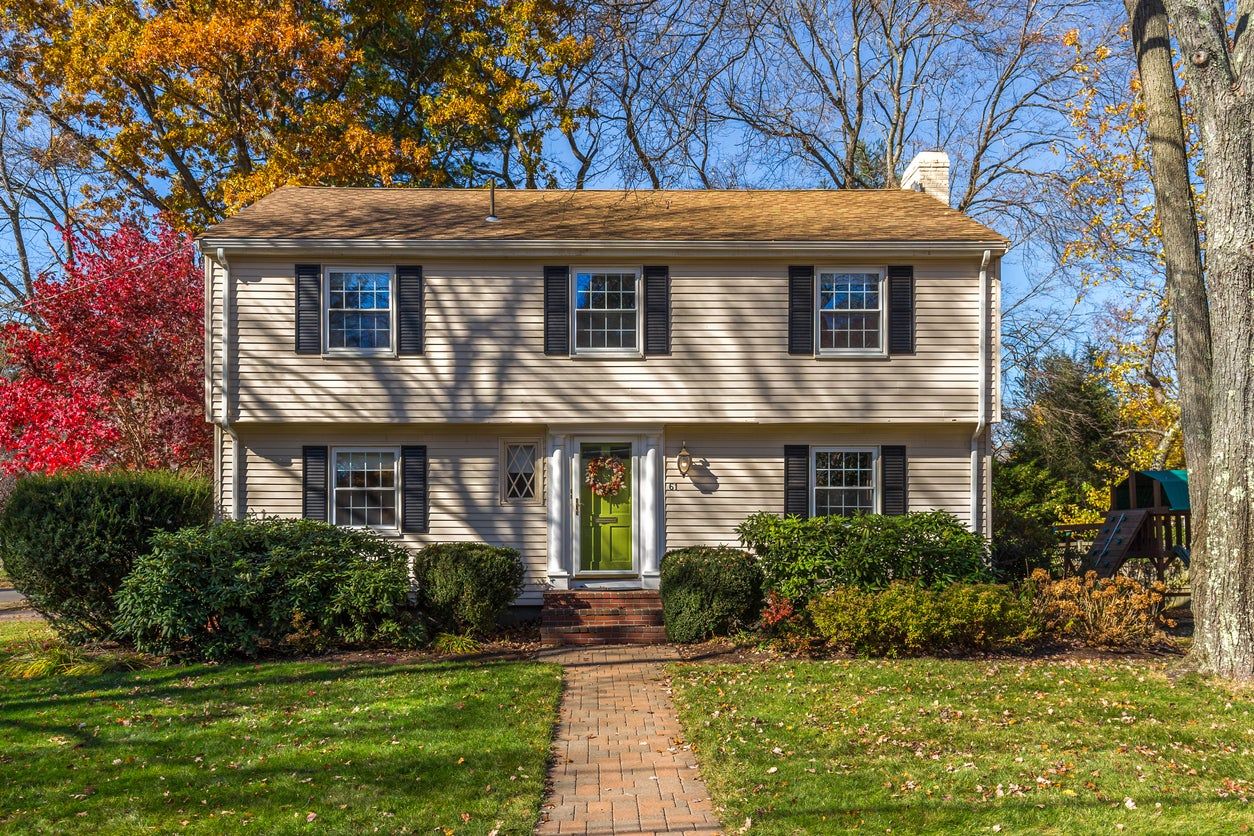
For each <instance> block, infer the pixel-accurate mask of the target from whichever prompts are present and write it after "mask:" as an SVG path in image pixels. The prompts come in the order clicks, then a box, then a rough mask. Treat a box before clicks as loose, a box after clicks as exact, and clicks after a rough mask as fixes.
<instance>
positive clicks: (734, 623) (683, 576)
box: [661, 546, 762, 642]
mask: <svg viewBox="0 0 1254 836" xmlns="http://www.w3.org/2000/svg"><path fill="white" fill-rule="evenodd" d="M661 595H662V613H663V617H664V618H665V621H666V636H667V638H669V639H670V640H671V641H674V642H697V641H703V640H704V639H708V638H710V637H711V636H725V635H727V634H729V633H731V632H733V631H735V630H738V629H741V628H743V627H748V626H749V625H751V624H752V623H753V622H754V621H756V620H757V617H758V611H759V609H760V608H761V606H762V572H761V570H760V569H759V568H758V565H757V563H756V562H755V561H754V560H753V557H752V556H751V555H750V554H749V553H748V552H745V551H743V550H742V549H734V548H730V547H728V546H696V547H693V548H687V549H675V550H674V551H670V552H667V553H666V555H665V556H664V557H663V558H662V579H661Z"/></svg>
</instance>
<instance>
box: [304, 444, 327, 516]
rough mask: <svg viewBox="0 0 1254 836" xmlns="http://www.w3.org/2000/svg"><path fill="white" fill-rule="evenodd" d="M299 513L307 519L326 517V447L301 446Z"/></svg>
mask: <svg viewBox="0 0 1254 836" xmlns="http://www.w3.org/2000/svg"><path fill="white" fill-rule="evenodd" d="M300 449H301V460H302V462H303V464H302V467H303V471H302V474H301V485H302V490H303V494H304V495H303V496H302V498H301V513H302V514H303V515H304V517H305V519H307V520H322V521H323V522H325V521H326V519H327V448H325V447H302V448H300Z"/></svg>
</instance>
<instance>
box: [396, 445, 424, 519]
mask: <svg viewBox="0 0 1254 836" xmlns="http://www.w3.org/2000/svg"><path fill="white" fill-rule="evenodd" d="M427 525H428V514H427V447H426V445H425V444H415V445H413V446H410V447H402V448H401V531H404V532H408V533H416V534H425V533H426V531H427Z"/></svg>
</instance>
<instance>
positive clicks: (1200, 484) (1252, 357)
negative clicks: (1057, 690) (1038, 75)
mask: <svg viewBox="0 0 1254 836" xmlns="http://www.w3.org/2000/svg"><path fill="white" fill-rule="evenodd" d="M1127 2H1128V6H1129V10H1130V11H1131V12H1132V15H1131V18H1132V22H1133V27H1134V40H1136V39H1137V38H1138V37H1139V40H1140V43H1138V60H1139V61H1141V62H1142V65H1143V72H1144V68H1145V67H1146V66H1150V64H1149V63H1147V62H1146V60H1145V59H1147V58H1153V59H1154V60H1153V62H1152V66H1151V69H1152V68H1153V67H1157V68H1158V70H1159V76H1156V77H1155V78H1154V80H1153V82H1152V83H1150V80H1149V79H1147V80H1145V81H1143V90H1144V96H1145V99H1146V103H1147V106H1148V109H1149V113H1150V118H1151V122H1150V128H1151V137H1152V149H1153V153H1154V164H1155V168H1156V172H1155V178H1154V188H1155V193H1156V195H1157V199H1158V205H1159V207H1160V209H1159V211H1160V216H1161V215H1162V214H1163V208H1162V207H1163V206H1164V203H1166V204H1167V210H1168V211H1169V212H1178V211H1180V207H1181V206H1182V205H1183V204H1184V202H1185V201H1186V200H1188V199H1189V198H1188V191H1187V183H1186V184H1185V185H1184V186H1182V185H1181V183H1180V177H1179V173H1178V172H1175V173H1174V174H1173V173H1172V171H1171V170H1170V169H1169V168H1168V169H1167V170H1164V168H1163V162H1162V161H1161V160H1160V152H1163V153H1164V155H1165V156H1166V158H1167V159H1168V160H1170V159H1171V155H1172V154H1174V153H1175V152H1174V150H1173V148H1172V146H1175V147H1178V148H1179V149H1180V150H1181V151H1183V144H1182V138H1183V131H1182V129H1181V130H1179V131H1177V130H1176V129H1175V128H1174V126H1173V127H1171V128H1164V130H1165V131H1167V133H1165V134H1161V135H1160V134H1158V132H1157V126H1158V125H1159V120H1162V121H1170V118H1172V108H1176V110H1175V114H1177V115H1175V116H1174V118H1175V119H1178V118H1179V117H1178V113H1179V111H1178V98H1177V96H1178V94H1177V92H1176V88H1175V83H1174V79H1172V81H1171V85H1170V89H1168V88H1167V85H1166V84H1165V83H1163V81H1162V77H1161V71H1162V66H1163V64H1162V61H1163V59H1162V57H1161V56H1162V55H1164V54H1168V53H1167V50H1169V42H1168V41H1167V31H1166V29H1165V26H1164V24H1165V22H1166V21H1164V20H1163V15H1162V9H1163V8H1164V7H1165V9H1166V12H1167V15H1168V16H1169V18H1170V23H1171V29H1172V33H1173V34H1174V35H1175V36H1176V39H1177V42H1178V44H1179V48H1180V52H1181V54H1182V56H1183V57H1184V61H1183V62H1182V64H1183V67H1184V73H1185V78H1186V80H1187V81H1188V84H1189V93H1190V99H1191V101H1192V103H1193V105H1194V108H1193V109H1194V112H1195V113H1196V115H1197V120H1198V126H1199V128H1200V132H1201V140H1202V151H1203V155H1204V158H1205V161H1206V168H1205V172H1206V174H1205V183H1206V281H1205V285H1204V290H1203V293H1204V297H1203V298H1202V299H1201V300H1199V299H1198V298H1196V296H1195V294H1196V289H1195V290H1194V291H1188V289H1187V287H1188V286H1187V285H1186V284H1185V283H1186V282H1187V281H1188V279H1189V277H1188V276H1187V275H1184V276H1182V275H1180V274H1179V273H1176V274H1175V275H1174V276H1173V275H1172V272H1171V269H1170V267H1169V274H1168V275H1169V281H1172V280H1174V281H1176V282H1177V286H1176V288H1175V290H1174V291H1173V293H1172V307H1173V312H1174V314H1175V317H1176V328H1177V331H1176V341H1177V345H1178V346H1185V345H1186V341H1187V346H1188V347H1185V348H1181V347H1178V348H1177V365H1178V367H1179V374H1180V379H1181V401H1182V403H1181V407H1182V419H1183V425H1184V433H1185V455H1186V456H1187V457H1189V466H1190V470H1191V475H1190V479H1191V480H1192V482H1193V483H1192V484H1191V485H1190V495H1191V497H1192V502H1193V503H1194V506H1195V511H1194V514H1195V521H1194V527H1193V543H1192V545H1191V556H1192V561H1191V566H1190V576H1191V580H1192V586H1193V617H1194V639H1193V649H1192V651H1191V653H1190V655H1191V659H1192V661H1193V662H1194V663H1196V665H1197V667H1198V668H1199V669H1200V670H1201V671H1203V672H1207V673H1214V674H1218V675H1220V676H1225V677H1229V678H1233V679H1254V509H1252V504H1254V242H1252V241H1251V239H1250V235H1251V230H1254V58H1250V57H1248V56H1245V53H1247V52H1249V45H1248V43H1246V40H1247V39H1248V38H1250V37H1251V35H1250V33H1249V31H1248V30H1247V29H1243V28H1241V27H1237V28H1235V29H1234V30H1233V31H1235V32H1236V33H1237V37H1236V39H1235V40H1234V41H1233V42H1230V41H1229V40H1228V27H1227V18H1226V15H1225V8H1224V6H1225V4H1224V2H1223V0H1139V1H1135V2H1134V0H1127ZM1242 5H1244V0H1243V3H1242ZM1156 10H1157V13H1155V11H1156ZM1138 27H1140V29H1139V31H1140V34H1139V36H1138V35H1137V33H1136V30H1137V29H1138ZM1168 55H1169V54H1168ZM1243 57H1244V58H1245V59H1246V60H1242V58H1243ZM1167 60H1168V61H1169V60H1170V59H1169V57H1168V59H1167ZM1173 137H1175V138H1174V139H1173ZM1186 176H1187V175H1186ZM1160 180H1161V182H1160ZM1170 217H1171V218H1173V219H1175V220H1178V218H1177V217H1176V216H1175V215H1172V216H1170ZM1162 220H1163V236H1164V248H1165V250H1167V251H1168V264H1169V265H1171V263H1172V258H1173V257H1179V256H1180V255H1181V252H1180V251H1179V250H1178V249H1177V248H1178V247H1179V245H1180V241H1178V240H1177V239H1176V238H1175V237H1173V238H1172V239H1170V240H1169V239H1168V237H1167V236H1168V220H1169V219H1168V217H1163V218H1162ZM1195 229H1196V227H1195ZM1172 234H1173V236H1176V235H1179V231H1178V230H1177V231H1175V232H1173V233H1172ZM1194 235H1196V231H1195V232H1194ZM1199 301H1203V302H1204V303H1205V305H1206V311H1208V313H1209V327H1206V322H1205V320H1202V319H1199V317H1198V315H1199V313H1200V312H1199V311H1198V310H1196V309H1195V306H1196V305H1197V303H1198V302H1199ZM1203 329H1205V330H1203ZM1206 331H1209V349H1210V352H1211V354H1212V357H1211V361H1210V364H1209V368H1207V367H1206V366H1205V365H1204V363H1203V357H1202V349H1203V348H1204V347H1205V345H1206V339H1207V333H1206ZM1186 383H1187V384H1188V385H1189V386H1190V387H1193V386H1196V385H1199V384H1204V385H1205V386H1206V387H1208V390H1209V391H1208V397H1206V400H1205V401H1199V400H1198V399H1199V398H1201V397H1204V396H1203V395H1199V394H1198V393H1197V392H1195V391H1192V389H1191V388H1190V389H1185V385H1186ZM1203 403H1205V404H1206V405H1207V406H1206V408H1207V410H1208V411H1209V420H1206V419H1205V416H1202V415H1198V414H1197V411H1199V410H1200V409H1201V407H1202V405H1203ZM1186 409H1187V410H1189V411H1188V412H1185V411H1184V410H1186ZM1206 444H1208V445H1209V453H1210V455H1209V456H1208V457H1203V458H1201V459H1200V460H1199V459H1195V458H1194V456H1195V455H1200V453H1196V452H1195V450H1198V448H1199V446H1201V445H1206ZM1203 449H1204V448H1203ZM1193 474H1197V476H1194V475H1193ZM1199 506H1200V508H1199ZM1198 510H1200V511H1201V512H1202V519H1201V520H1197V519H1196V514H1197V511H1198ZM1199 522H1200V523H1201V524H1200V525H1199V524H1198V523H1199Z"/></svg>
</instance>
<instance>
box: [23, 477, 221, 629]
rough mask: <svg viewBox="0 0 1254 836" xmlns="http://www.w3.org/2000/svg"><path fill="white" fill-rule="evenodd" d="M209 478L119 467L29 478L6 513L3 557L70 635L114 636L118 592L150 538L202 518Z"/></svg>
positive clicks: (209, 503)
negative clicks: (132, 470) (113, 469)
mask: <svg viewBox="0 0 1254 836" xmlns="http://www.w3.org/2000/svg"><path fill="white" fill-rule="evenodd" d="M212 514H213V491H212V489H211V487H210V485H209V482H208V480H206V479H203V478H199V477H194V476H186V475H179V474H175V473H168V472H161V471H152V472H127V471H114V472H105V473H96V472H84V473H63V474H57V475H54V476H38V475H34V476H26V477H24V478H22V479H20V480H18V483H17V485H15V486H14V488H13V493H12V495H11V496H10V497H9V500H8V502H7V503H6V504H5V506H4V509H3V511H0V562H3V564H4V568H5V571H6V572H7V573H8V575H9V577H10V578H11V579H12V581H13V585H14V586H15V587H16V588H17V589H18V590H19V591H20V592H21V593H22V594H23V595H25V596H26V598H27V600H29V601H30V603H31V606H32V607H33V608H34V609H35V610H36V611H38V612H39V613H40V614H41V615H43V616H44V617H45V618H47V619H48V621H49V622H51V624H52V626H53V627H54V628H56V630H57V631H58V632H59V633H61V634H62V635H63V636H65V637H66V638H67V639H69V640H71V641H86V640H92V639H104V638H109V637H111V636H112V634H113V621H114V617H115V615H116V612H117V609H116V605H115V602H114V595H115V593H116V592H117V591H118V589H119V587H120V586H121V585H122V580H123V578H125V577H126V575H127V573H129V572H130V571H131V568H132V567H133V566H134V564H135V561H136V560H137V559H138V558H139V556H140V555H142V554H144V553H145V552H147V551H148V542H149V538H151V537H152V536H153V534H155V533H158V532H163V531H173V530H176V529H179V528H183V527H184V526H189V525H203V524H205V523H206V522H208V521H209V519H210V517H211V516H212Z"/></svg>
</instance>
